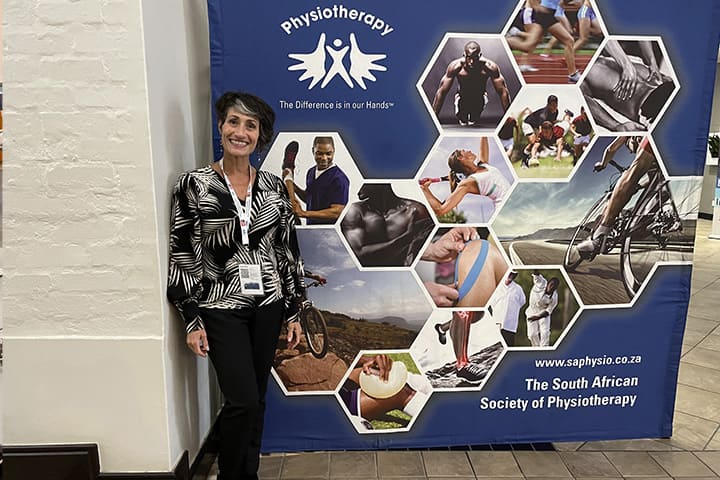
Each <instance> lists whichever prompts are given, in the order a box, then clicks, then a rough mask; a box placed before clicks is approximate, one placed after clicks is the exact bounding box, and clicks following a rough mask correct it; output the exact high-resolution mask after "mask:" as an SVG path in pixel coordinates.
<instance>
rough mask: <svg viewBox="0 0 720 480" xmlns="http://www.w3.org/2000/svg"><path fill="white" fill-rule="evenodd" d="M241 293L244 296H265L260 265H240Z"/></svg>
mask: <svg viewBox="0 0 720 480" xmlns="http://www.w3.org/2000/svg"><path fill="white" fill-rule="evenodd" d="M240 291H241V292H242V293H243V294H244V295H263V294H264V290H263V283H262V274H261V273H260V265H248V264H245V263H241V264H240Z"/></svg>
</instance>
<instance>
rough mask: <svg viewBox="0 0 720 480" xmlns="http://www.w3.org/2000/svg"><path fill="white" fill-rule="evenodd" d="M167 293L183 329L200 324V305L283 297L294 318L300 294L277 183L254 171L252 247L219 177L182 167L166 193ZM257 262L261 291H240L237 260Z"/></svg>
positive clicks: (291, 225) (283, 195)
mask: <svg viewBox="0 0 720 480" xmlns="http://www.w3.org/2000/svg"><path fill="white" fill-rule="evenodd" d="M171 217H172V219H171V224H170V262H169V263H170V265H169V274H168V287H167V296H168V298H169V299H170V301H171V302H172V303H173V304H174V305H175V306H176V307H177V309H178V310H179V311H180V314H181V315H182V317H183V319H184V320H185V328H186V331H187V332H190V331H192V330H195V329H197V328H204V325H203V323H202V318H201V316H200V310H199V308H200V307H204V308H229V309H230V308H243V307H251V308H253V307H255V306H257V305H263V304H268V303H272V302H274V301H276V300H279V299H284V301H285V307H286V320H287V321H288V322H291V321H295V320H297V313H298V307H299V305H300V301H301V299H302V297H303V296H304V291H305V286H304V283H303V264H302V260H301V258H300V252H299V248H298V243H297V237H296V233H295V215H294V213H293V210H292V205H291V203H290V200H289V198H288V194H287V190H286V189H285V185H284V184H283V183H282V180H280V178H278V177H277V176H275V175H273V174H271V173H268V172H263V171H258V172H257V175H256V177H255V181H254V184H253V193H252V209H251V213H250V245H249V246H245V245H243V244H242V241H241V233H240V220H239V219H238V215H237V209H236V208H235V204H234V203H233V200H232V197H231V196H230V192H229V190H228V187H227V185H226V184H225V180H224V179H223V177H222V176H221V175H220V174H219V173H217V172H216V171H215V170H214V169H213V168H212V167H211V166H207V167H203V168H199V169H196V170H192V171H189V172H185V173H183V174H181V175H180V177H179V178H178V181H177V184H176V185H175V189H174V190H173V196H172V212H171ZM240 264H258V265H260V269H261V272H262V280H263V287H264V291H265V295H264V296H262V297H255V296H251V295H244V294H242V293H241V291H240V281H239V265H240Z"/></svg>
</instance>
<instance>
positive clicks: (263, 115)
mask: <svg viewBox="0 0 720 480" xmlns="http://www.w3.org/2000/svg"><path fill="white" fill-rule="evenodd" d="M231 108H235V109H237V110H238V111H239V112H240V113H242V114H243V115H248V116H250V117H255V118H257V120H258V121H259V122H260V135H259V136H258V143H257V150H258V151H262V150H263V149H264V148H265V147H266V146H267V145H268V144H269V143H270V141H272V138H273V135H274V134H275V131H274V130H273V125H274V124H275V112H274V111H273V109H272V107H270V105H268V104H267V102H265V100H263V99H262V98H260V97H258V96H255V95H253V94H251V93H245V92H232V91H231V92H225V93H223V94H222V95H220V98H218V99H217V101H216V102H215V113H216V114H217V120H218V124H219V125H222V124H223V123H225V119H226V118H227V114H228V111H229V110H230V109H231Z"/></svg>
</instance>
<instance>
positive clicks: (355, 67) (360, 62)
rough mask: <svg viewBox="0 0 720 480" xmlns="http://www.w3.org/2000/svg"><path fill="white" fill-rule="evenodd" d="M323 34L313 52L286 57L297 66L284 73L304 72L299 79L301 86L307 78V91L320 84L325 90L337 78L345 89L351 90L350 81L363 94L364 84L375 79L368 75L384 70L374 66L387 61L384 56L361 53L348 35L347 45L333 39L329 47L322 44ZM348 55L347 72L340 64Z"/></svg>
mask: <svg viewBox="0 0 720 480" xmlns="http://www.w3.org/2000/svg"><path fill="white" fill-rule="evenodd" d="M325 38H326V37H325V34H324V33H322V34H320V38H319V39H318V43H317V45H316V46H315V50H313V51H312V52H310V53H291V54H289V55H288V57H290V58H291V59H293V60H297V61H298V63H296V64H294V65H290V66H289V67H288V70H290V71H294V70H304V72H303V74H302V75H300V78H299V79H298V80H300V81H301V82H302V81H303V80H307V79H308V78H310V79H311V80H310V84H309V85H308V90H310V89H312V88H313V87H315V85H317V84H318V83H319V82H320V81H321V80H322V83H321V84H320V88H325V87H326V86H327V85H328V83H330V81H331V80H332V79H333V78H335V76H340V78H342V79H343V80H344V81H345V83H346V84H347V86H348V87H350V88H353V87H354V86H355V85H354V83H353V80H355V82H357V84H358V86H360V88H362V89H363V90H367V87H366V86H365V80H370V81H371V82H374V81H375V80H376V78H375V75H373V74H372V73H371V71H372V70H377V71H379V72H384V71H386V70H387V67H385V66H384V65H379V64H377V63H375V62H377V61H379V60H383V59H385V58H386V57H387V55H385V54H372V53H365V52H363V51H362V50H360V47H359V46H358V43H357V38H355V34H354V33H351V34H350V45H345V46H343V41H342V40H340V39H339V38H336V39H335V40H333V42H332V46H331V45H326V44H325ZM348 50H349V51H350V71H349V72H348V70H347V69H346V68H345V64H344V63H343V61H344V60H345V56H346V55H347V53H348ZM325 52H327V53H328V54H329V56H330V59H331V60H332V63H331V65H330V68H329V69H327V70H326V69H325V63H326V60H327V56H326V55H325Z"/></svg>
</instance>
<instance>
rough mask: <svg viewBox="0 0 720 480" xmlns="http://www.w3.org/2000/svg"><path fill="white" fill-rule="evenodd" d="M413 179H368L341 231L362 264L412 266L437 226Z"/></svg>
mask: <svg viewBox="0 0 720 480" xmlns="http://www.w3.org/2000/svg"><path fill="white" fill-rule="evenodd" d="M423 200H424V199H423V198H422V196H421V193H420V192H419V189H418V187H417V183H416V182H414V181H399V180H395V181H393V183H392V184H391V183H389V182H381V183H370V182H366V183H365V184H363V186H362V187H361V188H360V190H358V193H357V201H353V200H352V199H351V203H350V205H349V206H348V208H347V211H346V212H345V214H344V216H343V217H342V220H341V221H340V231H341V233H342V235H343V237H344V239H345V241H346V242H347V244H348V247H349V249H350V251H351V253H352V254H353V256H354V258H356V259H357V261H358V263H359V265H361V266H362V267H409V266H410V265H412V263H413V261H414V260H415V258H416V257H417V255H418V253H419V252H420V249H421V248H422V246H423V244H424V243H425V242H426V241H427V239H428V237H429V236H430V233H431V232H432V230H433V228H434V227H435V222H434V221H433V218H432V215H430V212H429V211H428V209H427V207H426V206H425V204H424V203H423V202H422V201H423Z"/></svg>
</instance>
